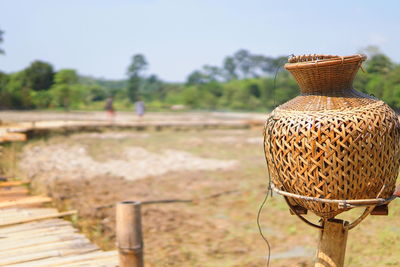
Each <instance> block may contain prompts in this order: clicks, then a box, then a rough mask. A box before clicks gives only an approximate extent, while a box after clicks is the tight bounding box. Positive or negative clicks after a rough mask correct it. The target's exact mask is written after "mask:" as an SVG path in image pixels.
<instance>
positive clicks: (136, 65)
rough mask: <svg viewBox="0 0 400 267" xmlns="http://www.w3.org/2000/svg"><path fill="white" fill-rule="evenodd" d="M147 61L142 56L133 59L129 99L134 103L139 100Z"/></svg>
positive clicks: (129, 68)
mask: <svg viewBox="0 0 400 267" xmlns="http://www.w3.org/2000/svg"><path fill="white" fill-rule="evenodd" d="M147 65H148V64H147V61H146V59H145V57H144V56H143V55H141V54H137V55H134V56H133V57H132V63H131V65H129V67H128V71H127V74H128V88H127V89H128V97H129V99H130V100H131V101H132V102H135V101H137V100H138V98H139V90H140V86H141V82H142V72H143V71H144V70H145V69H146V68H147Z"/></svg>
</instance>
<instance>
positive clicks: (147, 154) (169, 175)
mask: <svg viewBox="0 0 400 267" xmlns="http://www.w3.org/2000/svg"><path fill="white" fill-rule="evenodd" d="M9 150H10V151H11V147H9ZM12 150H13V151H17V152H16V153H17V159H18V165H17V168H18V172H19V173H20V174H21V176H22V177H23V178H24V177H26V178H29V179H31V180H32V181H33V185H34V188H33V189H34V190H35V191H37V192H44V193H46V194H49V195H50V196H52V197H53V198H55V199H56V203H57V205H58V207H59V208H62V209H78V210H79V218H77V219H75V220H74V222H75V223H76V224H77V226H78V227H80V229H82V231H84V232H85V233H86V234H87V235H89V237H90V238H91V239H92V240H94V241H95V242H96V243H97V244H99V245H100V246H102V247H103V248H105V249H113V248H115V245H114V243H115V232H114V227H115V220H114V213H115V210H114V207H113V204H114V203H115V202H117V201H122V200H140V201H145V200H164V199H182V200H193V201H192V202H190V203H172V204H152V205H146V206H143V228H144V229H143V231H144V243H145V261H146V264H147V266H213V267H214V266H265V263H266V255H267V254H266V251H267V250H266V244H265V243H264V241H263V240H262V238H261V237H260V234H259V232H258V228H257V224H256V217H257V211H258V207H259V205H260V204H261V202H262V200H263V198H264V196H265V193H266V185H267V173H266V168H265V164H264V157H263V151H262V137H261V129H253V130H204V131H199V132H195V131H184V132H171V131H161V132H127V131H126V132H125V131H124V132H98V133H79V134H74V135H70V136H56V137H52V138H48V139H37V140H33V141H30V142H29V143H28V144H26V145H25V146H20V147H17V148H15V147H14V148H12ZM399 206H400V205H399V203H393V204H391V207H390V215H389V216H388V217H380V216H374V217H370V218H367V220H365V221H364V222H363V223H362V224H361V225H360V226H358V227H357V228H356V229H354V230H351V231H350V234H349V243H348V248H347V255H346V262H347V264H346V266H367V267H368V266H371V267H372V266H400V257H399V256H398V253H399V252H400V227H399V226H400V222H399V215H400V208H399ZM359 212H360V211H355V212H351V213H350V214H349V215H348V218H354V217H355V216H356V215H357V214H358V213H359ZM311 219H313V220H314V221H315V220H316V217H311ZM261 224H262V229H263V231H264V233H265V235H266V236H267V237H268V239H269V241H270V243H271V247H272V257H271V259H272V261H271V266H312V261H313V255H314V249H315V247H316V243H317V238H318V232H317V231H316V230H314V229H311V228H309V227H308V226H306V225H305V224H303V223H302V222H300V221H299V220H298V219H296V218H295V217H293V216H291V215H290V214H289V212H288V210H287V208H286V206H285V203H284V201H283V200H282V199H281V198H280V197H277V196H274V197H273V198H270V199H269V200H268V202H267V205H266V207H265V209H264V210H263V213H262V216H261Z"/></svg>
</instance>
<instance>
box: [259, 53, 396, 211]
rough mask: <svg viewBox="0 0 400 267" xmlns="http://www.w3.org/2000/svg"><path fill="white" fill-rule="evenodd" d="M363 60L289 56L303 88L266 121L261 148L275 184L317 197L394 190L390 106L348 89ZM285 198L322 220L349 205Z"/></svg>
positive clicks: (360, 195)
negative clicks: (263, 146) (262, 147)
mask: <svg viewBox="0 0 400 267" xmlns="http://www.w3.org/2000/svg"><path fill="white" fill-rule="evenodd" d="M365 59H366V57H365V56H363V55H354V56H347V57H339V56H330V55H306V56H297V57H292V58H290V59H289V63H287V64H286V65H285V68H286V69H287V70H288V71H290V73H291V74H292V75H293V76H294V78H295V79H296V81H297V83H298V84H299V86H300V90H301V94H300V96H298V97H296V98H294V99H292V100H290V101H288V102H286V103H285V104H283V105H281V106H279V107H277V108H276V109H275V110H274V111H273V112H272V115H271V116H270V118H269V119H268V120H267V123H266V125H265V143H264V145H265V153H266V159H267V163H268V167H269V170H270V175H271V180H272V183H273V186H274V187H275V188H277V189H278V190H281V191H283V192H288V193H291V194H295V195H300V196H306V197H314V198H316V199H322V200H326V199H329V200H330V199H332V200H362V199H375V198H378V197H381V198H388V197H390V196H391V195H392V194H393V192H394V190H395V183H396V178H397V175H398V170H399V162H400V161H399V157H400V153H399V148H400V147H399V145H400V125H399V121H398V118H397V116H396V114H395V112H394V111H393V110H392V109H391V108H390V107H389V106H388V105H386V104H385V103H384V102H382V101H380V100H378V99H377V98H375V97H372V96H369V95H366V94H363V93H361V92H358V91H355V90H354V89H353V87H352V82H353V79H354V77H355V75H356V73H357V71H358V69H359V68H360V66H361V63H362V62H363V61H364V60H365ZM290 202H291V203H292V204H293V205H299V206H302V207H304V208H305V209H307V210H311V211H313V212H314V213H315V214H317V215H318V216H321V217H323V218H332V217H334V216H336V215H337V214H339V213H341V212H343V211H345V210H346V208H343V207H342V208H341V207H339V206H338V205H337V204H331V203H326V202H324V201H310V200H307V199H301V198H290Z"/></svg>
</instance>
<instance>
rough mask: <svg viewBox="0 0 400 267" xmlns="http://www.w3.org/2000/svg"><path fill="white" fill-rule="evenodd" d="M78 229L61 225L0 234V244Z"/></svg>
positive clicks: (73, 231) (56, 234)
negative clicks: (18, 232)
mask: <svg viewBox="0 0 400 267" xmlns="http://www.w3.org/2000/svg"><path fill="white" fill-rule="evenodd" d="M77 231H78V230H77V229H75V228H73V227H63V228H56V229H53V230H47V229H46V231H39V232H27V233H23V234H19V235H18V234H12V235H7V236H5V235H0V246H1V245H2V244H5V243H12V242H18V241H19V240H26V239H28V238H30V239H33V238H37V237H45V236H58V235H65V234H72V233H76V232H77Z"/></svg>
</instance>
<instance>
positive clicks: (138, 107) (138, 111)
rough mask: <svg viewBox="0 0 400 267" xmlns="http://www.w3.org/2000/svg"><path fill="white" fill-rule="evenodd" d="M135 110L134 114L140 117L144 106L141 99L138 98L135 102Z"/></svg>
mask: <svg viewBox="0 0 400 267" xmlns="http://www.w3.org/2000/svg"><path fill="white" fill-rule="evenodd" d="M135 111H136V115H138V116H139V118H141V117H142V116H143V115H144V112H145V106H144V102H143V101H141V100H138V101H136V102H135Z"/></svg>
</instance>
